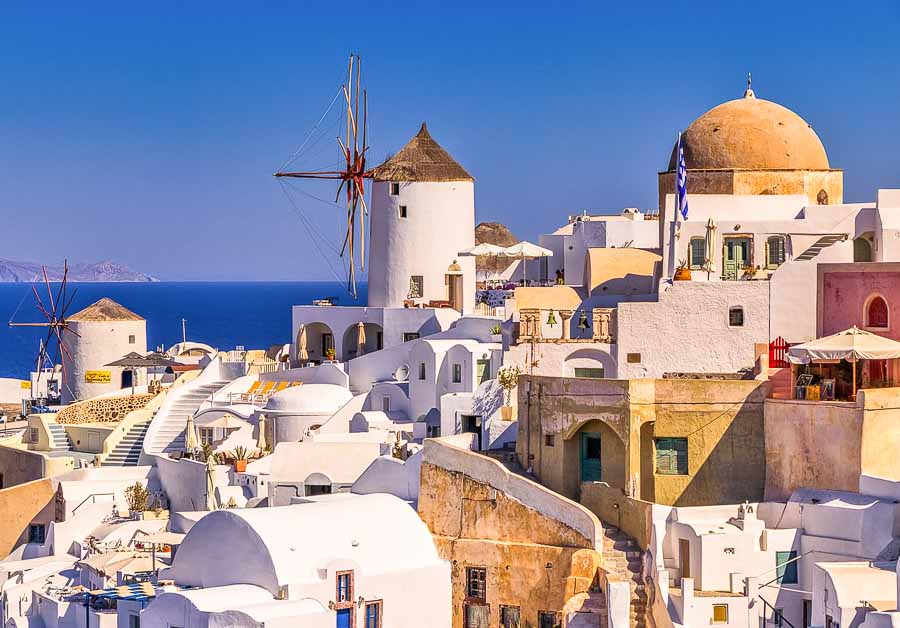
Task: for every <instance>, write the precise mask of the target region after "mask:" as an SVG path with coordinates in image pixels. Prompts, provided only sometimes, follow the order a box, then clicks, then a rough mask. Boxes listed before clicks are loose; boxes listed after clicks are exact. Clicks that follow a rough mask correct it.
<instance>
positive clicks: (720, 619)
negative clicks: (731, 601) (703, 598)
mask: <svg viewBox="0 0 900 628" xmlns="http://www.w3.org/2000/svg"><path fill="white" fill-rule="evenodd" d="M712 611H713V612H712V622H711V623H713V624H727V623H728V604H713V609H712Z"/></svg>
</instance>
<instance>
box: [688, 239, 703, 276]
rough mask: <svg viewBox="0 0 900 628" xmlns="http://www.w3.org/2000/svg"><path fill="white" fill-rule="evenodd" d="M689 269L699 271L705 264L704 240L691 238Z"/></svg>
mask: <svg viewBox="0 0 900 628" xmlns="http://www.w3.org/2000/svg"><path fill="white" fill-rule="evenodd" d="M688 255H689V256H690V261H691V269H693V270H700V269H701V268H703V266H704V265H705V264H706V238H691V244H690V248H689V250H688Z"/></svg>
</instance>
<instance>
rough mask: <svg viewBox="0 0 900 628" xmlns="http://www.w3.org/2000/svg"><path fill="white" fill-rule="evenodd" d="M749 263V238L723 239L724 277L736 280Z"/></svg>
mask: <svg viewBox="0 0 900 628" xmlns="http://www.w3.org/2000/svg"><path fill="white" fill-rule="evenodd" d="M749 263H750V238H725V276H726V277H728V278H729V279H737V278H738V277H739V276H740V274H741V271H742V270H743V268H744V267H745V266H747V265H748V264H749Z"/></svg>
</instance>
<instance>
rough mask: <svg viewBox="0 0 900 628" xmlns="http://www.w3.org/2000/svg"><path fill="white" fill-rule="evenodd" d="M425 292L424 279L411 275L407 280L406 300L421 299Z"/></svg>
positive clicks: (420, 276)
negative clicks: (407, 292) (407, 291)
mask: <svg viewBox="0 0 900 628" xmlns="http://www.w3.org/2000/svg"><path fill="white" fill-rule="evenodd" d="M424 291H425V278H424V277H422V275H413V276H412V277H410V278H409V294H408V295H407V297H406V298H408V299H421V298H422V295H423V294H424Z"/></svg>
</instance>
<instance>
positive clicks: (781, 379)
mask: <svg viewBox="0 0 900 628" xmlns="http://www.w3.org/2000/svg"><path fill="white" fill-rule="evenodd" d="M769 381H770V382H772V398H773V399H790V398H791V397H792V395H791V369H790V368H770V369H769Z"/></svg>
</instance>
